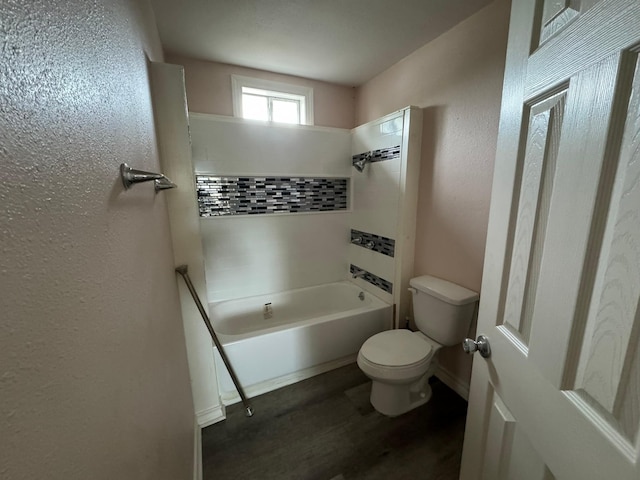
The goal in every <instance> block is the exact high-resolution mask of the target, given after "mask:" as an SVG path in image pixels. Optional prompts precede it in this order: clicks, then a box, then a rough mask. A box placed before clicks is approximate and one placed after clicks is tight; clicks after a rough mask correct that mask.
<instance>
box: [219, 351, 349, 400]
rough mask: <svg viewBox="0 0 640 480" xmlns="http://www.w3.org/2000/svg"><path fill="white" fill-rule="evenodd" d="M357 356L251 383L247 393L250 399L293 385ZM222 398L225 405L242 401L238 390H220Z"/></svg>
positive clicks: (342, 364) (338, 366) (346, 362)
mask: <svg viewBox="0 0 640 480" xmlns="http://www.w3.org/2000/svg"><path fill="white" fill-rule="evenodd" d="M356 358H357V354H353V355H347V356H346V357H342V358H339V359H337V360H332V361H331V362H326V363H323V364H321V365H316V366H314V367H309V368H305V369H304V370H300V371H297V372H294V373H290V374H288V375H283V376H282V377H278V378H274V379H271V380H266V381H264V382H260V383H256V384H255V385H251V386H250V387H247V388H245V389H244V390H245V394H246V395H247V397H248V398H249V399H251V398H253V397H257V396H258V395H262V394H263V393H267V392H272V391H273V390H277V389H278V388H282V387H286V386H287V385H292V384H294V383H297V382H300V381H302V380H306V379H307V378H311V377H315V376H316V375H320V374H321V373H325V372H328V371H330V370H335V369H336V368H340V367H344V366H345V365H349V364H351V363H355V361H356ZM220 400H221V401H222V403H223V404H224V405H226V406H229V405H233V404H234V403H238V402H240V395H238V392H236V391H233V392H220Z"/></svg>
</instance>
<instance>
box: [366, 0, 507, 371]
mask: <svg viewBox="0 0 640 480" xmlns="http://www.w3.org/2000/svg"><path fill="white" fill-rule="evenodd" d="M509 12H510V2H509V1H508V0H496V1H495V2H494V3H492V4H491V5H489V6H488V7H486V8H484V9H483V10H481V11H480V12H478V13H477V14H475V15H473V16H472V17H470V18H469V19H467V20H465V21H464V22H462V23H460V24H459V25H457V26H456V27H454V28H452V29H451V30H449V31H448V32H447V33H445V34H443V35H442V36H440V37H439V38H437V39H436V40H434V41H433V42H430V43H428V44H427V45H425V46H424V47H422V48H420V49H418V50H416V51H415V52H414V53H412V54H411V55H409V56H407V57H406V58H404V59H403V60H402V61H400V62H399V63H397V64H396V65H394V66H393V67H391V68H389V69H388V70H386V71H385V72H383V73H382V74H380V75H379V76H377V77H375V78H374V79H372V80H371V81H369V82H367V83H366V84H364V85H363V86H362V87H360V88H358V90H357V91H356V122H357V123H358V124H361V123H364V122H368V121H370V120H373V119H375V118H377V117H380V116H382V115H384V114H387V113H389V112H392V111H394V110H397V109H398V108H402V107H404V106H406V105H416V106H418V107H422V108H423V109H424V124H423V133H422V135H423V136H422V164H421V168H420V196H419V204H418V216H417V222H418V223H417V232H416V253H415V274H416V275H424V274H430V275H435V276H437V277H442V278H445V279H447V280H450V281H453V282H456V283H459V284H460V285H463V286H465V287H467V288H471V289H473V290H476V291H479V290H480V283H481V279H482V265H483V261H484V247H485V239H486V234H487V222H488V218H489V201H490V196H491V182H492V177H493V161H494V157H495V149H496V141H497V134H498V119H499V114H500V100H501V96H502V77H503V74H504V60H505V53H506V44H507V31H508V24H509ZM441 358H442V360H443V364H444V365H445V367H446V368H448V369H449V370H450V371H452V372H453V373H454V374H456V375H457V376H458V377H459V378H461V379H465V380H466V379H468V377H469V375H470V365H471V361H470V359H468V358H465V357H463V355H462V354H461V353H459V351H458V349H457V348H456V349H453V350H452V349H448V350H446V351H443V352H442V355H441Z"/></svg>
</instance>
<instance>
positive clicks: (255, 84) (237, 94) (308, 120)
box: [231, 75, 313, 125]
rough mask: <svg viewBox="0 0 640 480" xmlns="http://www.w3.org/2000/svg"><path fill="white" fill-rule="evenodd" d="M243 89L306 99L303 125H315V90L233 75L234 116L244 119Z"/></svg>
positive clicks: (302, 119)
mask: <svg viewBox="0 0 640 480" xmlns="http://www.w3.org/2000/svg"><path fill="white" fill-rule="evenodd" d="M242 87H250V88H259V89H262V90H272V91H276V92H284V93H290V94H293V95H300V96H302V97H304V99H305V102H304V103H305V105H304V113H305V115H304V118H301V119H300V120H301V121H302V122H303V123H302V124H303V125H313V88H311V87H304V86H302V85H291V84H290V83H282V82H274V81H272V80H264V79H262V78H253V77H245V76H243V75H231V98H232V101H233V116H234V117H238V118H242Z"/></svg>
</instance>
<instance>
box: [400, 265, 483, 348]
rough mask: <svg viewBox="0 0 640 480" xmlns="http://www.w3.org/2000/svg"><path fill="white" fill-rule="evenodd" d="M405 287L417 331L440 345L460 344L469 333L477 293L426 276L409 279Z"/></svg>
mask: <svg viewBox="0 0 640 480" xmlns="http://www.w3.org/2000/svg"><path fill="white" fill-rule="evenodd" d="M409 285H411V287H412V293H413V316H414V319H415V322H416V326H417V327H418V329H419V330H420V331H421V332H422V333H424V334H425V335H426V336H427V337H429V338H431V339H433V340H435V341H436V342H438V343H439V344H440V345H444V346H452V345H456V344H458V343H460V342H462V340H464V338H465V337H466V336H467V333H468V331H469V326H470V325H471V319H472V318H473V313H474V311H475V307H476V302H477V301H478V298H479V297H478V294H477V293H476V292H474V291H472V290H469V289H467V288H464V287H461V286H460V285H456V284H455V283H451V282H448V281H446V280H442V279H441V278H436V277H432V276H430V275H423V276H422V277H417V278H412V279H411V280H410V281H409Z"/></svg>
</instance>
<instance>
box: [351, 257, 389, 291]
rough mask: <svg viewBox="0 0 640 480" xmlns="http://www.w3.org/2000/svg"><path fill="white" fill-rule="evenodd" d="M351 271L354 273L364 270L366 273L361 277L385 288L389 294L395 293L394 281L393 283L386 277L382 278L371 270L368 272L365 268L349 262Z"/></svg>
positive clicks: (380, 287) (382, 288)
mask: <svg viewBox="0 0 640 480" xmlns="http://www.w3.org/2000/svg"><path fill="white" fill-rule="evenodd" d="M349 272H350V273H351V274H352V275H353V274H354V273H356V272H364V275H363V276H361V277H359V278H362V279H363V280H366V281H367V282H369V283H370V284H371V285H375V286H376V287H378V288H379V289H381V290H384V291H385V292H387V293H389V294H391V293H393V283H391V282H390V281H389V280H385V279H384V278H380V277H378V276H377V275H374V274H373V273H371V272H367V271H366V270H365V269H364V268H360V267H358V266H357V265H354V264H349Z"/></svg>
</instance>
